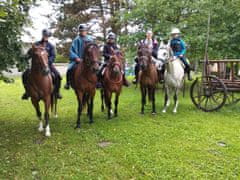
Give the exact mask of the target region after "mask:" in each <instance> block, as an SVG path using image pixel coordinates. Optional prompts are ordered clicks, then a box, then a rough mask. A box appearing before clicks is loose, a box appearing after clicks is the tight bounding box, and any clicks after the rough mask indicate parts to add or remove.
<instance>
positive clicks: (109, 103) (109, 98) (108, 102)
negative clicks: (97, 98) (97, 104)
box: [104, 91, 112, 119]
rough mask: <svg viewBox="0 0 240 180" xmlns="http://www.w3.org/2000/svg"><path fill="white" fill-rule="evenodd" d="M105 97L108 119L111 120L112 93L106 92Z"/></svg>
mask: <svg viewBox="0 0 240 180" xmlns="http://www.w3.org/2000/svg"><path fill="white" fill-rule="evenodd" d="M104 95H105V103H106V106H107V108H108V119H111V116H112V102H111V97H112V93H111V92H108V91H105V92H104Z"/></svg>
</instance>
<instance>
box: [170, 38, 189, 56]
mask: <svg viewBox="0 0 240 180" xmlns="http://www.w3.org/2000/svg"><path fill="white" fill-rule="evenodd" d="M170 46H171V48H172V50H173V53H174V56H177V57H178V56H180V55H183V56H185V54H186V45H185V42H184V41H183V40H182V39H181V38H174V39H172V40H171V42H170Z"/></svg>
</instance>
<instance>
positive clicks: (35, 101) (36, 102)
mask: <svg viewBox="0 0 240 180" xmlns="http://www.w3.org/2000/svg"><path fill="white" fill-rule="evenodd" d="M31 101H32V104H33V106H34V108H35V110H36V114H37V117H38V119H39V120H40V122H39V127H38V131H39V132H42V131H43V130H44V128H43V122H42V113H41V111H40V106H39V101H38V100H36V99H35V98H31Z"/></svg>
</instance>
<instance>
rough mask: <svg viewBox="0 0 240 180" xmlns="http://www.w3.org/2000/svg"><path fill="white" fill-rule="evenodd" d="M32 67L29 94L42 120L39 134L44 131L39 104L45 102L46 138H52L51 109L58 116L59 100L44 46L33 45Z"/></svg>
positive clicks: (29, 78)
mask: <svg viewBox="0 0 240 180" xmlns="http://www.w3.org/2000/svg"><path fill="white" fill-rule="evenodd" d="M31 57H32V66H31V69H30V72H29V77H28V84H29V85H28V87H27V89H28V93H29V95H30V98H31V102H32V104H33V106H34V108H35V110H36V114H37V117H38V118H39V120H40V123H39V128H38V130H39V132H42V131H44V126H43V122H42V118H41V116H42V113H41V111H40V106H39V102H40V100H42V101H43V102H44V109H45V112H44V119H45V136H47V137H49V136H51V132H50V125H49V109H50V107H52V112H54V113H55V115H57V98H56V92H55V91H54V86H53V80H52V76H51V72H50V68H49V66H48V53H47V51H46V50H45V49H44V47H42V46H36V45H32V49H31Z"/></svg>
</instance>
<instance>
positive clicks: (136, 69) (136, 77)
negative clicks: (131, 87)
mask: <svg viewBox="0 0 240 180" xmlns="http://www.w3.org/2000/svg"><path fill="white" fill-rule="evenodd" d="M135 61H136V60H135ZM136 62H137V61H136ZM139 70H140V67H139V64H138V63H136V65H135V68H134V74H135V80H134V81H133V83H134V84H135V83H137V82H138V73H139Z"/></svg>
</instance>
